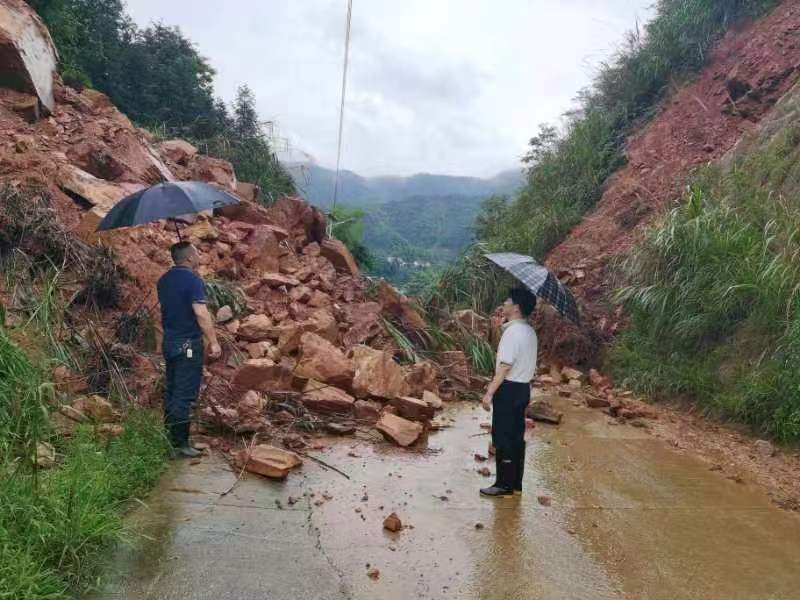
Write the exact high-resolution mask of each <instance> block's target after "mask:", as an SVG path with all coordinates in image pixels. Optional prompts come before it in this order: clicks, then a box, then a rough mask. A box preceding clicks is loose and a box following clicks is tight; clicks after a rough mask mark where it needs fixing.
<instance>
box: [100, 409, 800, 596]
mask: <svg viewBox="0 0 800 600" xmlns="http://www.w3.org/2000/svg"><path fill="white" fill-rule="evenodd" d="M557 408H558V409H559V410H562V411H563V412H564V413H565V416H564V420H563V422H562V425H561V426H559V427H547V426H544V425H538V426H537V428H536V429H535V430H534V431H533V432H531V433H532V436H531V438H530V440H529V444H528V448H529V450H528V459H527V470H526V480H525V488H526V489H525V493H524V495H523V496H522V497H521V498H516V499H513V500H512V499H503V500H488V499H482V498H480V497H479V496H478V488H479V487H480V486H483V485H486V484H487V482H489V478H487V477H484V476H481V475H480V474H478V470H479V469H480V468H481V467H484V466H486V465H489V466H490V468H491V470H492V471H494V468H493V464H492V463H491V462H476V459H475V458H474V454H475V453H480V454H484V455H485V454H486V450H487V442H488V438H487V436H477V437H470V436H473V435H475V434H479V433H481V432H482V431H483V430H482V429H481V428H480V424H481V423H482V422H484V421H486V418H487V417H486V413H484V412H482V411H481V410H480V409H477V408H476V407H475V406H474V405H471V404H467V403H458V404H454V405H450V406H449V407H448V408H447V409H446V413H445V418H446V419H452V427H450V428H448V429H445V430H442V431H439V432H434V433H431V435H430V437H429V439H428V447H427V449H425V450H419V451H416V452H415V451H411V452H409V451H403V450H398V449H397V448H395V447H391V446H389V445H388V444H385V443H375V442H374V441H373V440H366V439H365V440H352V439H350V440H338V441H333V440H332V441H331V446H330V447H329V449H328V450H327V451H325V452H322V453H318V456H320V457H321V458H323V459H324V460H325V461H327V462H329V463H331V464H333V465H336V466H337V467H339V468H341V469H342V470H343V471H345V472H346V473H348V474H349V475H350V477H351V479H350V480H347V479H345V478H344V477H342V476H341V475H338V474H336V473H334V472H332V471H326V470H324V469H323V468H322V467H320V466H319V465H317V464H316V463H313V462H311V461H308V460H307V461H306V462H305V464H304V466H303V467H302V470H301V471H295V472H294V473H293V474H292V475H290V477H289V479H288V480H287V481H286V482H284V483H275V482H271V481H267V480H264V479H261V478H257V477H255V476H249V477H248V476H246V477H245V479H244V480H242V481H241V482H239V484H238V485H237V486H236V487H235V489H234V491H233V492H232V493H230V494H229V495H227V496H224V497H221V495H220V494H221V492H222V491H224V490H226V489H228V488H229V487H230V486H231V484H232V483H233V481H235V479H236V475H237V473H234V472H232V471H231V469H230V467H229V466H228V465H227V463H225V462H224V461H223V460H221V459H220V458H218V457H214V456H211V457H206V458H204V459H203V460H202V462H200V463H199V464H195V465H192V464H190V463H180V464H176V465H175V466H174V467H173V468H172V469H171V470H170V472H169V473H168V474H167V475H166V476H165V477H164V479H163V480H162V482H161V484H160V486H159V488H158V489H157V490H156V491H155V492H154V493H153V494H152V495H151V497H150V498H148V499H147V500H146V502H147V508H142V509H140V510H137V511H136V512H135V513H134V515H133V517H132V524H133V525H134V526H135V528H136V531H137V533H138V536H137V538H136V541H135V543H134V544H133V545H132V546H131V547H129V548H125V549H122V550H121V551H120V552H119V553H118V554H117V556H115V557H114V558H113V559H112V565H111V567H110V570H111V572H112V573H114V576H113V578H112V579H113V580H112V581H111V583H110V584H109V586H108V587H107V589H106V590H105V591H104V592H103V593H102V594H99V595H97V596H96V598H97V599H102V600H110V599H120V600H145V599H148V600H150V599H152V600H155V599H159V600H173V599H190V598H191V599H193V600H204V599H206V598H208V599H211V598H214V599H215V600H216V599H223V600H224V599H228V598H230V599H237V600H244V599H256V598H269V599H271V600H280V599H284V598H287V599H288V598H292V599H296V598H317V599H326V600H327V599H337V598H354V599H360V598H365V599H366V598H369V599H374V598H391V599H394V598H398V599H401V598H402V599H406V598H480V599H497V600H500V599H503V600H508V599H526V600H527V599H556V598H558V599H565V598H568V599H584V598H586V599H589V598H591V599H605V598H608V599H611V598H631V599H637V600H638V599H664V600H666V599H670V600H677V599H683V598H685V599H689V598H692V599H695V598H703V599H716V598H719V599H725V600H735V599H753V598H759V599H762V598H764V599H766V598H774V599H789V598H795V597H797V590H798V589H800V517H798V515H797V514H795V513H791V512H787V511H782V510H780V509H779V508H777V507H776V506H774V504H772V503H771V502H770V500H769V498H768V497H767V495H766V494H765V493H764V492H763V491H762V490H761V489H760V488H757V487H755V486H752V485H750V484H749V483H748V482H744V483H736V482H735V481H732V480H731V479H729V478H728V477H726V476H725V474H724V473H721V472H719V471H718V470H713V469H710V468H709V464H708V463H707V462H706V461H703V460H700V459H698V458H697V457H695V456H693V455H691V454H690V453H686V452H681V451H680V450H677V449H676V448H675V447H674V446H673V445H672V444H670V443H668V442H666V441H664V440H660V439H657V438H655V437H653V436H651V435H649V434H648V433H646V432H645V431H643V430H642V429H638V428H635V427H631V426H628V425H617V424H612V421H611V419H609V418H608V417H607V416H606V415H604V414H602V413H601V412H599V411H593V410H591V409H588V408H585V407H576V406H574V405H573V403H572V402H571V401H570V400H568V399H562V400H560V401H559V405H558V406H557ZM312 494H313V495H312ZM540 497H542V498H540ZM545 497H546V498H548V499H549V506H544V505H543V503H544V504H548V502H547V501H545ZM292 502H294V504H292ZM391 512H396V513H397V515H398V516H399V517H400V519H401V520H402V522H403V529H402V530H401V531H399V532H397V533H390V532H388V531H385V530H384V529H383V520H384V518H385V517H386V516H387V515H389V514H390V513H391ZM144 536H146V537H144ZM370 569H377V570H378V571H379V576H378V577H377V579H373V578H370V577H369V576H368V571H369V570H370ZM373 574H374V573H373Z"/></svg>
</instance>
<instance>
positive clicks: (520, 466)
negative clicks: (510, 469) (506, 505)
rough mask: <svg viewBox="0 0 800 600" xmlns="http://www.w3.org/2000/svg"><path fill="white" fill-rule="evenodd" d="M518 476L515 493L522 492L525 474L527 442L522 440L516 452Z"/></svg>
mask: <svg viewBox="0 0 800 600" xmlns="http://www.w3.org/2000/svg"><path fill="white" fill-rule="evenodd" d="M515 462H516V465H515V466H516V477H515V483H514V493H515V494H521V493H522V478H523V476H524V475H525V442H522V445H521V446H520V447H519V449H518V450H517V452H516V461H515Z"/></svg>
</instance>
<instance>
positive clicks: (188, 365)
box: [164, 339, 203, 448]
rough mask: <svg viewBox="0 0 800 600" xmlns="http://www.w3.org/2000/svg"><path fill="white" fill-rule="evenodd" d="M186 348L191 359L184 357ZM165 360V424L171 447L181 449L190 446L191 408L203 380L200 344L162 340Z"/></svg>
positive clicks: (179, 340) (189, 341) (199, 342)
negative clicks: (189, 351)
mask: <svg viewBox="0 0 800 600" xmlns="http://www.w3.org/2000/svg"><path fill="white" fill-rule="evenodd" d="M189 349H191V354H192V356H191V357H189V356H187V355H188V350H189ZM164 360H165V361H166V365H167V370H166V377H165V381H164V422H165V423H166V426H167V431H168V433H169V438H170V441H171V442H172V445H173V446H174V447H175V448H182V447H184V446H188V445H189V423H190V421H191V413H192V406H193V405H194V403H195V402H196V401H197V394H198V392H199V391H200V383H201V382H202V380H203V341H202V340H199V339H177V340H168V339H165V340H164Z"/></svg>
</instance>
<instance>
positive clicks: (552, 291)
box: [485, 252, 580, 324]
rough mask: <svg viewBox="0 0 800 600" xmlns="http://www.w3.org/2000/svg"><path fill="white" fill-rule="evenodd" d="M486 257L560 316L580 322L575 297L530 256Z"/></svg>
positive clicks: (504, 253)
mask: <svg viewBox="0 0 800 600" xmlns="http://www.w3.org/2000/svg"><path fill="white" fill-rule="evenodd" d="M485 256H486V258H488V259H489V260H490V261H492V262H493V263H494V264H496V265H497V266H498V267H501V268H503V269H505V270H506V271H508V272H509V273H511V274H512V275H513V276H514V277H516V278H517V279H519V280H520V282H522V283H523V284H524V285H525V287H527V288H528V289H529V290H530V291H531V292H533V293H534V294H536V295H537V296H539V297H540V298H542V299H544V300H547V301H548V302H549V303H550V304H552V305H553V306H554V307H555V309H556V310H557V311H558V313H559V314H560V315H561V316H562V317H566V318H567V319H569V320H571V321H573V322H575V323H576V324H580V317H579V316H578V305H577V304H576V303H575V298H574V297H573V295H572V292H570V291H569V290H568V289H567V288H566V287H564V285H563V284H562V283H561V282H560V281H559V280H558V277H556V276H555V275H553V273H551V272H550V271H548V270H547V269H546V268H545V267H543V266H542V265H540V264H539V263H537V262H536V261H535V260H533V259H532V258H531V257H530V256H525V255H524V254H512V253H509V252H501V253H498V254H486V255H485Z"/></svg>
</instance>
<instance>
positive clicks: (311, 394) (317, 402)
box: [303, 379, 355, 413]
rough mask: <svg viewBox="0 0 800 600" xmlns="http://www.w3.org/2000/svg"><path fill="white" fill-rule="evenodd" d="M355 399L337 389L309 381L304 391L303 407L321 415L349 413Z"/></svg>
mask: <svg viewBox="0 0 800 600" xmlns="http://www.w3.org/2000/svg"><path fill="white" fill-rule="evenodd" d="M354 403H355V398H353V397H352V396H351V395H350V394H348V393H347V392H345V391H344V390H340V389H339V388H337V387H334V386H332V385H328V384H326V383H321V382H319V381H314V380H313V379H309V380H308V383H306V387H305V388H304V389H303V405H304V406H305V407H306V408H309V409H310V410H313V411H316V412H321V413H349V412H351V411H352V410H353V405H354Z"/></svg>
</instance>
